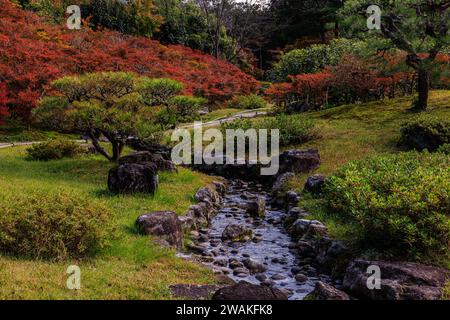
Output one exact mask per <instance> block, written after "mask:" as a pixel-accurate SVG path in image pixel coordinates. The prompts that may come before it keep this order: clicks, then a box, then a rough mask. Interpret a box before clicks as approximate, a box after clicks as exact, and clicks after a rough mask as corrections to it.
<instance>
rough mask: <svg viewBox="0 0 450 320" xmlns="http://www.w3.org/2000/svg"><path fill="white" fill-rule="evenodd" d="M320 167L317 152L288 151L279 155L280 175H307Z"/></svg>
mask: <svg viewBox="0 0 450 320" xmlns="http://www.w3.org/2000/svg"><path fill="white" fill-rule="evenodd" d="M319 165H320V156H319V152H318V151H317V150H312V149H311V150H304V151H302V150H289V151H285V152H283V153H282V154H281V155H280V171H279V172H280V173H284V172H294V173H308V172H311V171H314V170H315V169H317V168H318V167H319Z"/></svg>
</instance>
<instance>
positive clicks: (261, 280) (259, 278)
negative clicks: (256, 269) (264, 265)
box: [255, 273, 267, 282]
mask: <svg viewBox="0 0 450 320" xmlns="http://www.w3.org/2000/svg"><path fill="white" fill-rule="evenodd" d="M255 279H256V280H258V281H260V282H263V281H265V280H267V276H266V275H265V274H264V273H259V274H257V275H255Z"/></svg>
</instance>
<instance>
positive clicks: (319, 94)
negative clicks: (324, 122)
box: [290, 71, 334, 106]
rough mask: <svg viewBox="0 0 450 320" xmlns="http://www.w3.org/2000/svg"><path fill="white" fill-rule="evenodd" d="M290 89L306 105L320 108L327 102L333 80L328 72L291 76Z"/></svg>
mask: <svg viewBox="0 0 450 320" xmlns="http://www.w3.org/2000/svg"><path fill="white" fill-rule="evenodd" d="M290 78H291V81H292V89H293V90H294V92H296V93H297V95H298V96H299V98H300V99H301V100H303V101H305V103H306V104H307V105H313V106H321V105H323V104H325V103H327V102H328V91H329V88H330V85H331V84H332V81H333V79H334V76H333V74H331V73H330V72H328V71H324V72H321V73H310V74H302V75H297V76H291V77H290Z"/></svg>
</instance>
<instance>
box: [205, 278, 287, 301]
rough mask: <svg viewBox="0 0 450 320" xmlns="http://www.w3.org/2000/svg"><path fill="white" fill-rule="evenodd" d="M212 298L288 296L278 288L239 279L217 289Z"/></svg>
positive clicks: (285, 298) (280, 298) (255, 298)
mask: <svg viewBox="0 0 450 320" xmlns="http://www.w3.org/2000/svg"><path fill="white" fill-rule="evenodd" d="M212 299H213V300H287V299H288V296H287V295H286V294H285V293H283V292H282V291H281V290H279V289H275V288H269V287H266V286H261V285H255V284H250V283H248V282H245V281H241V282H239V283H238V284H235V285H233V286H230V287H225V288H222V289H219V290H218V291H217V292H216V293H215V294H214V295H213V297H212Z"/></svg>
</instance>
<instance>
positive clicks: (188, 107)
mask: <svg viewBox="0 0 450 320" xmlns="http://www.w3.org/2000/svg"><path fill="white" fill-rule="evenodd" d="M170 104H171V107H172V108H173V110H174V112H175V113H176V115H177V116H178V117H179V120H180V121H189V120H192V119H194V118H195V117H196V116H198V112H199V111H200V110H201V109H202V108H204V107H205V105H206V99H204V98H199V97H193V96H176V97H174V98H172V99H171V102H170Z"/></svg>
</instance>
